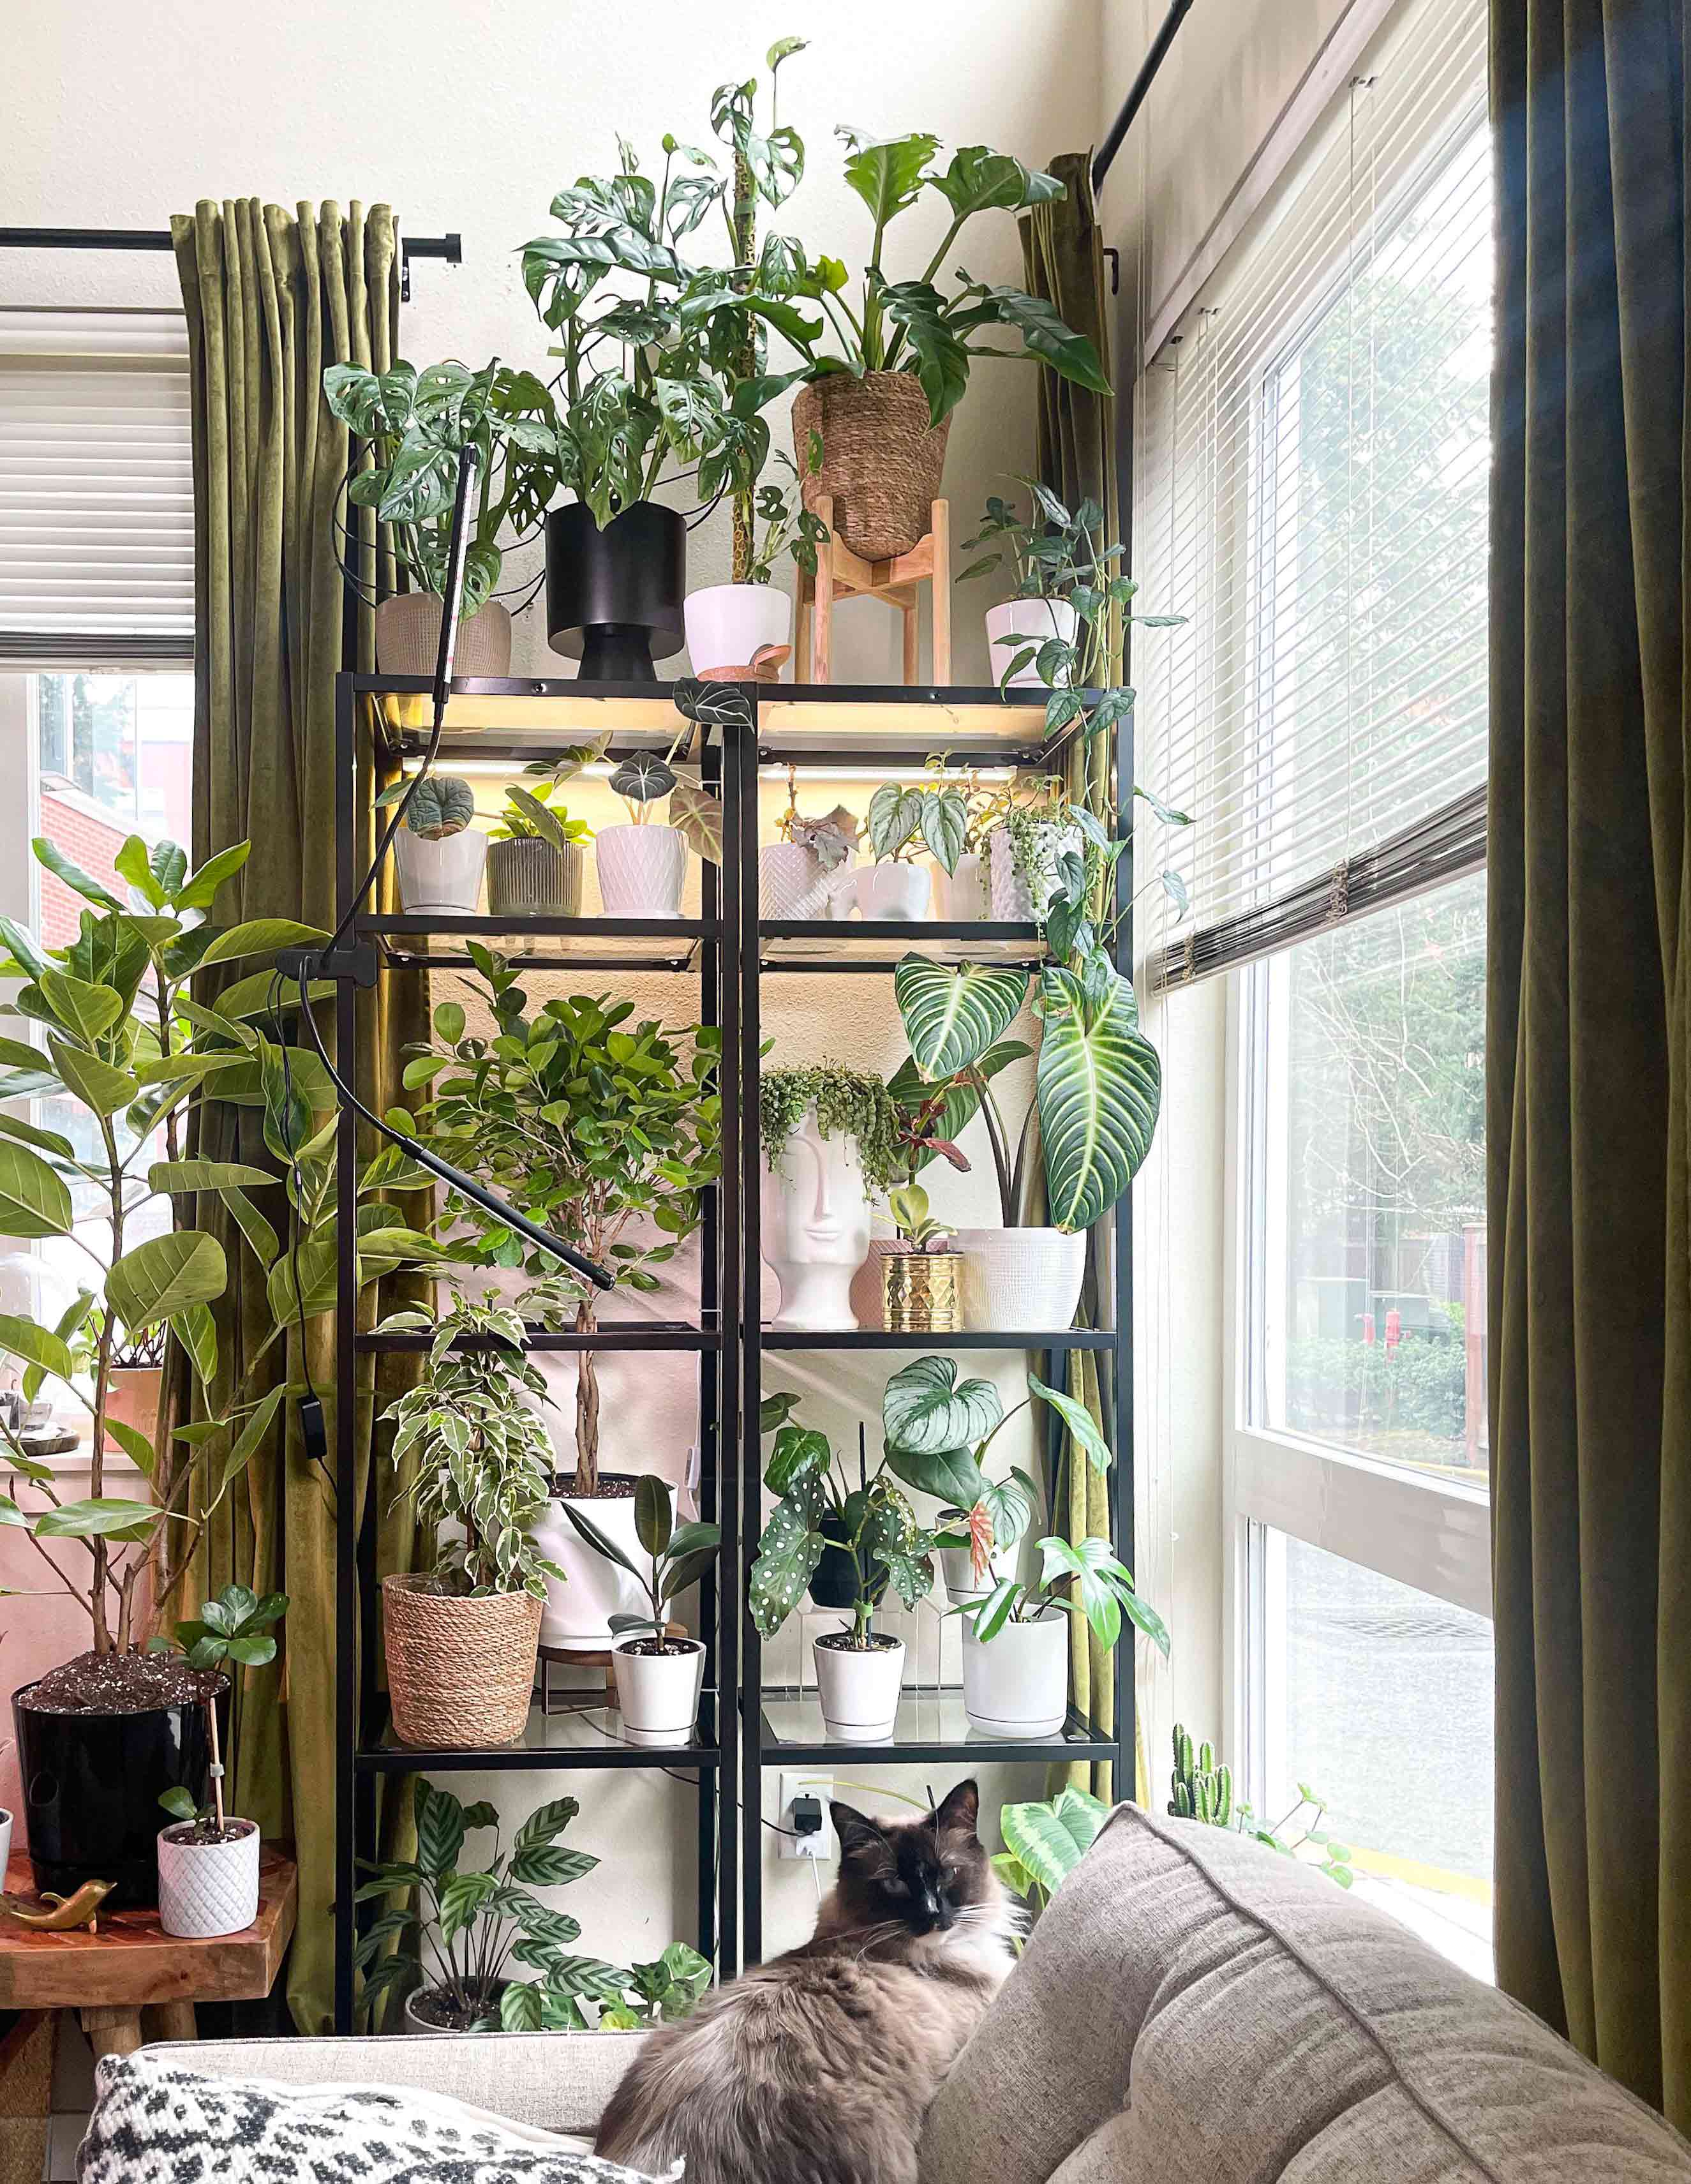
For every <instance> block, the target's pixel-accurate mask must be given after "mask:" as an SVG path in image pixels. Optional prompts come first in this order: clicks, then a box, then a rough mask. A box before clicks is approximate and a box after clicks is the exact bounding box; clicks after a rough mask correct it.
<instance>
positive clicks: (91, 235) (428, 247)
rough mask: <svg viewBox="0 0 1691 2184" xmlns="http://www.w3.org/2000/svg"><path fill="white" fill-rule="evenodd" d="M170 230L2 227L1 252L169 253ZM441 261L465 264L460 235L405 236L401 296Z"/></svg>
mask: <svg viewBox="0 0 1691 2184" xmlns="http://www.w3.org/2000/svg"><path fill="white" fill-rule="evenodd" d="M170 248H172V245H171V242H170V229H169V228H168V227H0V250H169V249H170ZM414 258H441V259H445V261H446V263H447V264H448V265H462V264H463V263H464V237H462V236H461V235H402V236H401V237H400V238H399V295H400V299H401V301H402V302H404V303H408V304H409V302H410V300H411V260H412V259H414Z"/></svg>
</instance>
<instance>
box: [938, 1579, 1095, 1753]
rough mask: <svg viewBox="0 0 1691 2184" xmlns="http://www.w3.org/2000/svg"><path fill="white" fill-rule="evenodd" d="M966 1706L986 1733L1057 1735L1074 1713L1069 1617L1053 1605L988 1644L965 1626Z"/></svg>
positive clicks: (1006, 1627)
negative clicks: (1071, 1693)
mask: <svg viewBox="0 0 1691 2184" xmlns="http://www.w3.org/2000/svg"><path fill="white" fill-rule="evenodd" d="M963 1707H964V1711H965V1713H967V1715H968V1717H969V1726H970V1728H971V1729H973V1730H979V1731H980V1733H981V1735H982V1736H1017V1737H1020V1736H1056V1735H1057V1734H1058V1732H1059V1731H1060V1730H1061V1728H1062V1726H1063V1724H1064V1722H1065V1720H1066V1719H1068V1713H1069V1619H1068V1617H1067V1616H1066V1615H1065V1614H1064V1613H1062V1612H1061V1610H1060V1609H1059V1608H1055V1607H1048V1608H1047V1609H1046V1610H1045V1612H1044V1613H1043V1615H1042V1616H1040V1618H1039V1619H1038V1621H1037V1622H1036V1623H1006V1624H1004V1626H1003V1627H1002V1629H1001V1630H999V1631H998V1635H997V1636H996V1637H993V1638H990V1639H988V1640H987V1643H986V1644H985V1645H984V1646H983V1645H982V1643H981V1641H980V1640H979V1639H978V1638H977V1637H976V1635H975V1633H974V1630H973V1629H972V1627H971V1624H970V1621H969V1619H968V1618H967V1617H965V1619H964V1625H963Z"/></svg>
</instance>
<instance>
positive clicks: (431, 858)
mask: <svg viewBox="0 0 1691 2184" xmlns="http://www.w3.org/2000/svg"><path fill="white" fill-rule="evenodd" d="M411 786H412V781H411V778H410V777H407V778H406V779H405V780H403V781H396V782H395V783H393V785H392V788H385V789H383V791H382V792H381V795H380V796H378V797H377V798H376V799H375V801H376V805H377V806H378V808H380V807H381V805H389V804H398V802H399V801H400V800H401V799H402V798H403V797H404V796H405V794H406V793H407V792H408V791H409V789H410V788H411ZM475 816H476V792H475V791H474V789H472V788H470V783H468V782H467V781H460V780H459V777H458V776H457V775H456V774H452V773H430V774H426V775H425V776H424V777H423V778H422V780H421V781H420V782H419V783H417V784H416V794H414V796H412V798H411V800H410V802H409V804H407V805H406V806H405V816H404V818H403V820H402V821H401V822H400V826H399V831H398V833H397V834H396V835H395V836H394V837H393V861H394V863H395V864H396V865H397V866H398V870H399V902H400V907H401V908H402V909H403V910H407V911H414V912H419V911H422V912H427V911H445V912H448V913H451V914H457V915H459V916H462V917H474V916H475V915H476V908H477V906H478V905H479V904H480V902H481V872H482V867H483V866H485V865H486V864H487V836H486V835H485V834H483V833H478V831H477V830H476V827H473V826H472V825H471V824H470V822H471V821H472V820H473V819H474V818H475Z"/></svg>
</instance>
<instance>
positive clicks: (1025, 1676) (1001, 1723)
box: [956, 1535, 1169, 1738]
mask: <svg viewBox="0 0 1691 2184" xmlns="http://www.w3.org/2000/svg"><path fill="white" fill-rule="evenodd" d="M1038 1548H1039V1552H1040V1555H1041V1557H1043V1565H1042V1568H1041V1572H1040V1574H1039V1576H1038V1577H1037V1578H1036V1579H1027V1580H1024V1579H1021V1578H1018V1577H1005V1578H1001V1579H1000V1580H999V1581H998V1584H997V1585H994V1586H993V1590H992V1591H990V1592H989V1593H987V1594H986V1595H985V1596H983V1597H982V1598H978V1599H975V1600H965V1601H963V1602H960V1604H959V1606H958V1607H957V1610H956V1613H958V1614H960V1615H961V1616H962V1618H963V1619H964V1628H963V1705H964V1710H965V1713H967V1714H968V1717H969V1726H970V1728H971V1729H973V1730H978V1731H979V1732H980V1734H981V1735H982V1736H998V1737H1011V1738H1020V1737H1034V1736H1056V1735H1057V1733H1058V1731H1059V1730H1060V1729H1061V1728H1062V1726H1063V1724H1064V1723H1065V1721H1066V1720H1067V1719H1068V1713H1069V1626H1068V1624H1067V1623H1066V1622H1065V1614H1067V1615H1084V1616H1085V1618H1086V1619H1087V1622H1088V1623H1089V1624H1091V1626H1092V1631H1093V1636H1094V1637H1095V1638H1096V1639H1097V1641H1098V1642H1099V1645H1100V1646H1103V1647H1104V1651H1105V1652H1113V1651H1114V1649H1115V1643H1116V1641H1117V1639H1118V1638H1120V1636H1121V1619H1122V1617H1123V1615H1124V1614H1125V1615H1126V1617H1127V1619H1128V1620H1129V1621H1130V1622H1131V1623H1132V1624H1133V1625H1134V1627H1135V1628H1136V1629H1137V1630H1142V1631H1143V1633H1144V1635H1146V1637H1148V1638H1149V1639H1150V1640H1151V1641H1152V1643H1153V1644H1154V1646H1156V1647H1157V1649H1158V1651H1159V1652H1161V1653H1163V1654H1165V1655H1166V1653H1167V1652H1168V1649H1169V1640H1168V1632H1167V1630H1165V1628H1164V1625H1163V1621H1162V1619H1161V1617H1160V1615H1158V1614H1157V1613H1156V1611H1155V1610H1154V1608H1151V1607H1147V1606H1146V1604H1145V1603H1144V1602H1143V1601H1142V1600H1141V1599H1140V1598H1139V1596H1138V1593H1136V1592H1135V1591H1134V1590H1133V1579H1132V1572H1131V1571H1129V1570H1128V1569H1127V1568H1126V1566H1125V1565H1124V1564H1123V1563H1120V1562H1118V1561H1117V1560H1116V1558H1115V1552H1114V1550H1113V1549H1112V1548H1111V1546H1110V1542H1109V1541H1108V1540H1100V1539H1090V1538H1089V1539H1084V1540H1082V1541H1080V1543H1079V1545H1078V1546H1076V1544H1075V1543H1074V1542H1073V1541H1069V1540H1063V1539H1059V1538H1057V1537H1056V1536H1055V1535H1048V1536H1047V1537H1046V1538H1044V1539H1043V1540H1041V1541H1039V1542H1038ZM1070 1587H1072V1588H1073V1591H1072V1592H1071V1591H1070V1590H1069V1588H1070Z"/></svg>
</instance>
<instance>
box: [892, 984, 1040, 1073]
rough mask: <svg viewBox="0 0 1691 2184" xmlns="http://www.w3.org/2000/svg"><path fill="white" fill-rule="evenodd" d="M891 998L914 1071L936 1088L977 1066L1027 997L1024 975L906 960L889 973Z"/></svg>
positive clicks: (1007, 1026)
mask: <svg viewBox="0 0 1691 2184" xmlns="http://www.w3.org/2000/svg"><path fill="white" fill-rule="evenodd" d="M1026 996H1027V973H1026V971H1015V970H1009V969H1005V968H1004V967H1001V966H993V965H991V964H987V963H965V964H962V965H960V966H959V967H957V968H955V969H948V967H946V966H945V965H944V964H943V963H932V962H930V961H928V959H927V957H926V956H916V955H910V956H905V958H904V961H903V962H902V963H900V964H899V966H898V970H897V971H896V972H894V973H893V998H894V999H895V1000H897V1002H898V1013H899V1015H900V1016H902V1017H903V1018H904V1036H905V1038H906V1039H909V1042H910V1052H911V1054H912V1056H914V1057H915V1064H916V1067H917V1068H918V1069H920V1070H921V1073H922V1074H923V1076H924V1077H926V1078H928V1079H930V1081H932V1082H937V1081H938V1080H939V1079H941V1078H947V1077H949V1076H951V1075H952V1074H953V1073H954V1071H956V1070H959V1069H967V1068H968V1067H970V1066H971V1064H972V1063H974V1062H976V1061H979V1060H980V1058H981V1056H982V1055H983V1054H984V1053H985V1052H986V1051H987V1048H988V1047H990V1046H991V1045H993V1042H994V1040H996V1039H1001V1038H1002V1037H1003V1035H1004V1033H1005V1032H1006V1031H1008V1030H1009V1028H1010V1025H1011V1024H1012V1023H1013V1022H1015V1018H1016V1016H1017V1014H1018V1013H1019V1011H1020V1010H1021V1005H1022V1002H1023V1001H1024V1000H1026Z"/></svg>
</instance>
